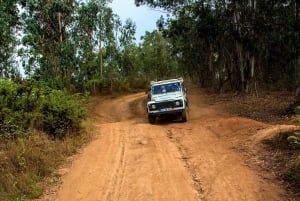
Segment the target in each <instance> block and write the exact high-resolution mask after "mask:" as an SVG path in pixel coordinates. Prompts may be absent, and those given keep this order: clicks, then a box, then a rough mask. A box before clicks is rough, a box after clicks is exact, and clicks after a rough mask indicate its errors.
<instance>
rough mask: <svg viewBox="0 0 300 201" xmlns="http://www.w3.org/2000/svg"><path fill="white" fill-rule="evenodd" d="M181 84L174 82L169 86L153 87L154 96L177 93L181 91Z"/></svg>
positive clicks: (168, 84)
mask: <svg viewBox="0 0 300 201" xmlns="http://www.w3.org/2000/svg"><path fill="white" fill-rule="evenodd" d="M180 86H181V85H180V82H173V83H167V84H160V85H154V86H152V94H154V95H156V94H164V93H170V92H177V91H180V88H181V87H180Z"/></svg>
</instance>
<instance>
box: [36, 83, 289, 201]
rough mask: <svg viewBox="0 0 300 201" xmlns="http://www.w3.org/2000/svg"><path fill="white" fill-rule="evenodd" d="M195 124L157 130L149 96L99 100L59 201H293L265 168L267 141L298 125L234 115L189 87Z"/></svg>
mask: <svg viewBox="0 0 300 201" xmlns="http://www.w3.org/2000/svg"><path fill="white" fill-rule="evenodd" d="M188 90H189V93H188V96H189V100H190V112H189V117H188V118H189V119H188V122H187V123H180V122H176V121H174V122H170V121H168V122H165V121H164V122H158V123H157V124H155V125H150V124H149V123H148V121H147V115H146V113H145V101H144V100H145V96H146V95H145V94H144V93H137V94H133V95H128V96H123V97H121V98H99V97H98V98H94V99H93V103H94V107H93V109H92V112H93V115H94V117H95V118H94V120H93V123H94V126H95V128H94V133H95V140H93V141H92V142H91V143H90V144H89V145H87V146H86V147H85V148H84V149H83V150H82V151H81V153H80V154H79V155H78V156H77V157H75V159H74V160H73V161H72V164H71V165H70V167H69V168H68V170H67V171H66V173H65V174H64V175H63V176H62V184H61V185H60V186H59V187H58V189H57V190H56V191H55V193H53V194H52V195H46V196H45V197H43V198H42V200H55V201H68V200H72V201H199V200H202V201H242V200H246V201H287V200H294V199H292V198H291V197H289V194H288V192H287V191H286V190H285V189H284V187H283V186H282V185H281V184H280V183H279V182H278V181H277V180H276V179H275V177H274V176H273V174H272V173H271V172H266V171H263V170H261V169H260V168H258V166H259V163H260V161H259V160H258V159H257V158H256V154H257V153H258V152H259V151H260V150H261V144H260V140H261V139H262V138H265V137H267V136H270V135H273V134H274V133H277V132H279V130H281V131H282V130H283V129H294V126H279V125H278V126H274V125H273V126H271V125H267V124H263V123H260V122H257V121H254V120H250V119H245V118H240V117H234V116H230V115H227V114H225V113H223V112H221V110H220V109H219V108H218V106H216V105H213V104H210V105H209V104H205V103H204V101H203V97H202V96H201V94H200V93H199V92H198V91H197V89H196V88H189V89H188Z"/></svg>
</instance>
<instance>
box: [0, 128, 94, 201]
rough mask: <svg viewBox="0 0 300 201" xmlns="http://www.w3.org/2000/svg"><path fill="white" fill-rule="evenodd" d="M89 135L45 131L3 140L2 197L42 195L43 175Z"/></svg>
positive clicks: (0, 151)
mask: <svg viewBox="0 0 300 201" xmlns="http://www.w3.org/2000/svg"><path fill="white" fill-rule="evenodd" d="M89 139H90V137H89V136H88V135H86V134H82V135H77V136H76V137H72V138H68V137H67V138H66V139H65V140H52V139H49V138H48V137H47V135H45V134H41V133H31V134H30V135H29V136H28V137H26V138H19V139H17V140H7V141H1V142H0V155H1V157H0V200H18V201H21V200H27V199H34V198H37V197H39V196H41V195H42V193H43V191H44V188H45V186H46V184H45V183H44V181H45V180H44V179H45V178H46V177H49V176H50V175H52V174H53V173H54V171H55V170H56V169H57V168H58V167H59V166H60V165H61V164H62V163H63V161H64V160H65V159H66V157H68V156H70V155H73V154H74V153H76V152H77V150H78V148H79V147H81V146H82V145H83V144H84V143H86V142H87V141H88V140H89Z"/></svg>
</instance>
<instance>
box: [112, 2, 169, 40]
mask: <svg viewBox="0 0 300 201" xmlns="http://www.w3.org/2000/svg"><path fill="white" fill-rule="evenodd" d="M109 7H111V8H112V9H113V12H114V13H115V14H117V15H118V16H119V17H120V18H121V20H122V24H123V25H124V24H125V21H126V20H127V19H128V18H130V19H131V20H132V21H133V22H134V23H135V25H136V40H137V41H140V37H141V36H142V35H145V32H146V31H149V32H151V31H153V30H154V29H156V21H157V20H158V19H159V18H160V16H161V15H163V16H166V13H164V12H162V11H159V10H154V9H152V8H150V7H148V6H139V7H136V6H135V4H134V0H113V2H112V4H109Z"/></svg>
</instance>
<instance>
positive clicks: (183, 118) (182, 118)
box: [181, 109, 188, 122]
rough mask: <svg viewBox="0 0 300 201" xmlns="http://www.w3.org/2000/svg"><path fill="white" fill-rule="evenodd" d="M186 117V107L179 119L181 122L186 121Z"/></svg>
mask: <svg viewBox="0 0 300 201" xmlns="http://www.w3.org/2000/svg"><path fill="white" fill-rule="evenodd" d="M187 117H188V113H187V109H185V110H184V111H183V112H182V113H181V121H182V122H187Z"/></svg>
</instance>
